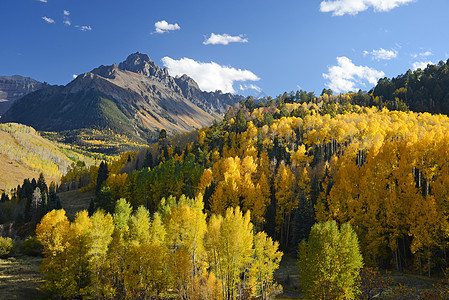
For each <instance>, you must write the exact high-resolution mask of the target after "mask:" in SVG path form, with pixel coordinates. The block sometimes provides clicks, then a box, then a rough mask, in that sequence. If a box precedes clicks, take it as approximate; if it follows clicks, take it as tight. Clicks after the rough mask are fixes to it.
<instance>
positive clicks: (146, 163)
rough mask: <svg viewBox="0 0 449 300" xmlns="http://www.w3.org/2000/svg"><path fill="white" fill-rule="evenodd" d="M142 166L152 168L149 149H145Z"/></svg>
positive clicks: (151, 157) (151, 156)
mask: <svg viewBox="0 0 449 300" xmlns="http://www.w3.org/2000/svg"><path fill="white" fill-rule="evenodd" d="M143 167H144V168H153V155H152V154H151V151H150V150H149V149H147V151H146V152H145V160H144V162H143Z"/></svg>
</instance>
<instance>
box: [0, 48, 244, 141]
mask: <svg viewBox="0 0 449 300" xmlns="http://www.w3.org/2000/svg"><path fill="white" fill-rule="evenodd" d="M243 99H244V97H243V96H238V95H232V94H223V93H221V92H212V93H211V92H204V91H201V90H200V88H199V86H198V84H197V83H196V82H195V81H194V80H193V79H192V78H190V77H188V76H187V75H183V76H180V77H179V76H177V77H172V76H170V74H169V73H168V70H167V69H166V68H161V67H159V66H158V65H157V64H156V63H154V62H153V61H152V60H151V59H150V57H149V56H148V55H146V54H143V53H140V52H136V53H133V54H131V55H129V56H128V57H127V58H126V60H124V61H123V62H121V63H119V64H116V63H114V64H112V65H109V66H104V65H101V66H99V67H97V68H94V69H93V70H91V71H90V72H87V73H84V74H80V75H78V76H77V77H76V78H75V79H74V80H73V81H71V82H70V83H68V84H67V85H65V86H49V87H45V88H43V89H40V90H37V91H35V92H32V93H30V94H28V95H25V96H24V97H23V98H21V99H18V100H17V101H15V103H14V104H13V105H12V106H11V107H10V109H9V110H8V111H7V112H5V114H4V115H3V116H2V119H1V121H2V122H17V123H23V124H26V125H29V126H33V127H34V128H36V129H37V130H41V131H56V132H59V131H63V130H75V129H82V128H90V129H98V130H108V129H111V130H113V131H114V132H116V133H119V134H124V135H127V136H130V137H132V138H133V139H135V140H139V141H140V142H142V141H144V142H148V141H151V140H154V139H155V138H156V134H155V133H156V132H158V131H159V130H161V129H162V128H164V129H166V130H167V132H168V133H169V134H175V133H179V132H187V131H191V130H192V129H195V128H201V127H204V126H207V125H210V124H211V123H212V121H213V120H215V119H217V118H220V117H221V116H222V115H223V114H224V113H225V111H226V108H227V106H232V105H233V104H235V103H236V102H239V101H241V100H243Z"/></svg>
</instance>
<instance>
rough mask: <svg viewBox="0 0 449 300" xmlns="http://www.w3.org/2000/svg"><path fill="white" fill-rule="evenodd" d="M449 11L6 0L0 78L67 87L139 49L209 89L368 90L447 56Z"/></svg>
mask: <svg viewBox="0 0 449 300" xmlns="http://www.w3.org/2000/svg"><path fill="white" fill-rule="evenodd" d="M448 11H449V1H447V0H327V1H322V0H280V1H270V0H257V1H253V0H243V1H242V0H240V1H234V0H228V1H210V0H207V1H203V0H199V1H171V0H164V1H150V0H127V1H123V0H120V1H119V0H117V1H114V0H3V1H1V3H0V26H1V28H2V35H1V36H2V38H1V43H0V75H14V74H19V75H23V76H30V77H33V78H35V79H37V80H40V81H46V82H48V83H50V84H67V83H68V82H70V81H71V80H73V75H74V74H81V73H85V72H88V71H90V70H92V69H93V68H95V67H97V66H99V65H101V64H103V65H111V64H112V63H114V62H117V63H118V62H121V61H123V60H124V59H126V57H127V56H128V55H129V54H131V53H133V52H136V51H140V52H143V53H146V54H148V55H149V56H150V57H151V59H152V60H153V61H155V62H156V63H157V64H158V65H160V66H164V65H165V66H166V67H168V68H169V71H170V73H171V74H172V75H176V74H181V73H187V74H188V75H190V76H191V77H193V78H194V79H195V80H197V82H198V83H199V84H200V87H202V88H203V89H205V90H215V89H222V90H225V91H232V92H235V93H241V94H245V95H247V94H253V95H258V94H261V93H264V94H266V95H270V96H276V95H278V94H280V93H283V92H284V91H291V90H297V89H298V88H301V89H304V90H307V91H315V92H317V93H319V92H321V90H322V89H323V88H324V87H330V88H332V89H333V90H335V91H338V92H345V91H348V90H358V89H359V88H360V89H363V90H369V89H370V88H371V87H373V86H374V85H375V82H376V81H377V79H378V78H379V77H383V76H388V77H392V76H397V75H399V74H402V73H404V72H406V71H407V70H408V69H413V68H416V67H418V66H424V65H425V64H426V63H428V62H431V63H438V62H439V61H440V60H443V61H446V60H447V59H448V58H449V39H448V38H447V32H448V31H449V18H448V17H447V12H448ZM212 34H214V35H213V36H212ZM211 37H212V38H211ZM210 38H211V39H210ZM226 42H228V43H227V44H226V45H225V43H226Z"/></svg>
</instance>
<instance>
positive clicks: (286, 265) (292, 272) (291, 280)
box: [274, 253, 300, 300]
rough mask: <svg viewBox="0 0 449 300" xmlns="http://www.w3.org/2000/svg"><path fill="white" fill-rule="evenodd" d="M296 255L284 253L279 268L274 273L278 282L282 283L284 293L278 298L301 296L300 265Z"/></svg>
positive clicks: (283, 299)
mask: <svg viewBox="0 0 449 300" xmlns="http://www.w3.org/2000/svg"><path fill="white" fill-rule="evenodd" d="M296 263H297V259H296V257H294V256H292V255H290V254H288V253H284V256H283V257H282V261H281V264H280V265H279V269H277V270H276V272H275V273H274V278H275V279H276V282H277V283H279V284H280V285H282V287H283V290H284V293H283V294H282V295H278V296H277V297H276V299H282V300H286V299H298V298H300V293H299V291H300V289H299V283H298V282H299V275H298V267H297V266H296Z"/></svg>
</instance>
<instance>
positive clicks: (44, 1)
mask: <svg viewBox="0 0 449 300" xmlns="http://www.w3.org/2000/svg"><path fill="white" fill-rule="evenodd" d="M37 1H39V2H42V3H47V2H48V1H47V0H37Z"/></svg>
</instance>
